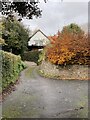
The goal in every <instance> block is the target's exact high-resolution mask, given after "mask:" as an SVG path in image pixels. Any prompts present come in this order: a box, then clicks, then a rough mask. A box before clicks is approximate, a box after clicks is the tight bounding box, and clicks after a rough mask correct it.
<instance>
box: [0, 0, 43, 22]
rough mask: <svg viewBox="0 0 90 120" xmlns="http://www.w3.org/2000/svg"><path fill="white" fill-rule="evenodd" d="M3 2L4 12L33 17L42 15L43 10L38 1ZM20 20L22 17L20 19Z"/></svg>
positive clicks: (28, 17)
mask: <svg viewBox="0 0 90 120" xmlns="http://www.w3.org/2000/svg"><path fill="white" fill-rule="evenodd" d="M0 3H1V4H2V14H3V15H8V16H12V14H13V13H15V12H16V13H17V14H18V16H21V17H24V18H27V19H32V18H33V16H36V17H39V16H40V15H41V10H40V8H39V7H38V5H37V4H38V2H35V1H34V0H33V2H30V1H26V2H25V1H22V0H21V1H20V2H18V1H15V0H13V1H7V2H6V1H3V2H0ZM19 20H20V19H19Z"/></svg>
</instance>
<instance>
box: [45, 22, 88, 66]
mask: <svg viewBox="0 0 90 120" xmlns="http://www.w3.org/2000/svg"><path fill="white" fill-rule="evenodd" d="M88 56H90V48H89V44H88V36H87V35H86V34H85V33H84V32H83V31H82V29H81V28H80V27H79V26H78V25H76V24H70V25H68V26H65V27H64V28H63V30H62V32H61V34H60V36H59V37H58V39H57V40H56V42H55V44H54V45H52V47H49V48H48V49H47V58H48V60H49V61H50V62H52V63H54V64H58V65H66V64H88V63H89V62H88Z"/></svg>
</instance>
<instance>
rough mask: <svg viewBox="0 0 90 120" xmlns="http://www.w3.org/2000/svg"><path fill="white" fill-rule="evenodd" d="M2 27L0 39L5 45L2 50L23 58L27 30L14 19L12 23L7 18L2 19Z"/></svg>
mask: <svg viewBox="0 0 90 120" xmlns="http://www.w3.org/2000/svg"><path fill="white" fill-rule="evenodd" d="M2 25H3V26H4V27H3V29H2V38H3V39H4V40H5V43H6V44H7V46H4V47H3V49H4V50H7V51H11V52H12V53H14V54H21V56H23V53H24V50H26V49H27V41H28V38H29V34H28V30H26V29H25V28H24V26H23V25H21V23H20V22H18V21H17V20H16V19H15V18H14V21H12V20H11V19H9V18H6V19H3V21H2Z"/></svg>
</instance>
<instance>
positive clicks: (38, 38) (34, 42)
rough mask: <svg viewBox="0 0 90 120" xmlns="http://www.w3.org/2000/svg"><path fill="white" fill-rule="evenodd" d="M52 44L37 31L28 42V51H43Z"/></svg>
mask: <svg viewBox="0 0 90 120" xmlns="http://www.w3.org/2000/svg"><path fill="white" fill-rule="evenodd" d="M49 43H50V40H49V38H48V37H47V36H46V35H45V34H44V33H43V32H42V31H41V30H37V31H36V32H35V33H34V34H33V35H32V36H31V37H30V38H29V41H28V49H29V50H33V49H39V50H40V49H42V48H44V47H45V46H46V45H48V44H49Z"/></svg>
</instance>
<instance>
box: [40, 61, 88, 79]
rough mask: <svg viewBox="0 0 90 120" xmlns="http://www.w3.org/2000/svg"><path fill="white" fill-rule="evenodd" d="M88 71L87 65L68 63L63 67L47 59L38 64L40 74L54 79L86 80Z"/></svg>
mask: <svg viewBox="0 0 90 120" xmlns="http://www.w3.org/2000/svg"><path fill="white" fill-rule="evenodd" d="M88 71H89V68H88V65H68V66H66V67H63V66H56V65H53V64H51V63H50V62H47V61H43V62H42V64H41V65H40V66H39V72H40V74H41V75H43V76H45V77H50V78H56V79H68V80H72V79H75V80H88V79H89V78H88V77H89V73H88Z"/></svg>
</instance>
